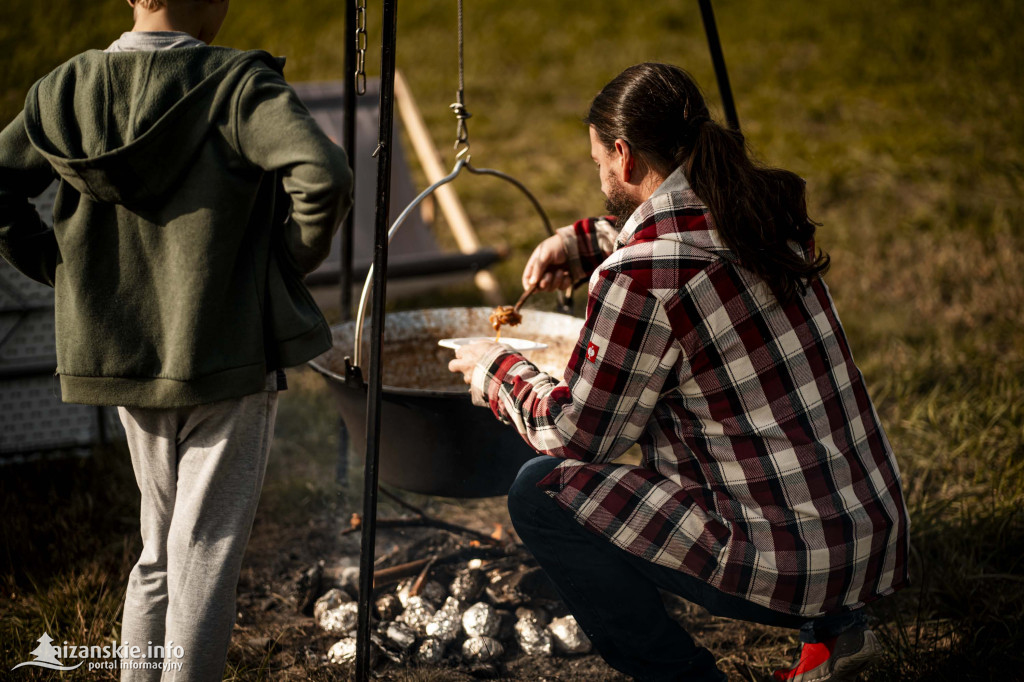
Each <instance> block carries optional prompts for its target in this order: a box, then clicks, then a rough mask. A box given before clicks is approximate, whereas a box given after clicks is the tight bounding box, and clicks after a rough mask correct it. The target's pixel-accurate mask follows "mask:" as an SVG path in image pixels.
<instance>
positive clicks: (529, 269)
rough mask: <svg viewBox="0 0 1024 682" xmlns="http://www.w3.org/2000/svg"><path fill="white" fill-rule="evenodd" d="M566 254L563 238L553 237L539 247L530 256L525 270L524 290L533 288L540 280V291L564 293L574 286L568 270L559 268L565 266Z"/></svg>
mask: <svg viewBox="0 0 1024 682" xmlns="http://www.w3.org/2000/svg"><path fill="white" fill-rule="evenodd" d="M565 263H566V253H565V246H564V245H563V244H562V238H561V237H559V236H558V235H552V236H550V237H548V238H547V239H545V240H544V241H542V242H541V243H540V244H538V245H537V248H535V249H534V250H533V253H532V254H530V259H529V260H528V261H526V267H525V268H523V290H524V291H525V290H527V289H529V288H530V287H532V286H533V283H534V282H536V281H537V280H540V284H539V285H538V286H537V288H538V289H539V290H540V291H564V290H565V289H568V288H569V287H570V286H572V278H571V277H570V275H569V272H568V269H565V268H559V267H558V266H560V265H565Z"/></svg>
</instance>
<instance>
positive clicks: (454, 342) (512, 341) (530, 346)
mask: <svg viewBox="0 0 1024 682" xmlns="http://www.w3.org/2000/svg"><path fill="white" fill-rule="evenodd" d="M493 340H494V337H493V336H461V337H459V338H457V339H441V340H440V341H438V342H437V345H439V346H442V347H444V348H451V349H452V350H454V349H456V348H458V347H460V346H467V345H469V344H471V343H476V342H477V341H493ZM498 343H500V344H502V345H505V346H510V347H511V348H512V350H515V351H519V352H520V353H522V352H525V351H528V350H540V349H542V348H547V347H548V344H546V343H539V342H537V341H528V340H527V339H517V338H514V337H510V336H502V337H501V338H500V339H499V340H498Z"/></svg>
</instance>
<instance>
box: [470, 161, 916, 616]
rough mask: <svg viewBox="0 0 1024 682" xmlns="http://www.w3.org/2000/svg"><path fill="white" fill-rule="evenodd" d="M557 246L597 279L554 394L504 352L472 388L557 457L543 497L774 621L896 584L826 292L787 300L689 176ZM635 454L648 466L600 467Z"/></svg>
mask: <svg viewBox="0 0 1024 682" xmlns="http://www.w3.org/2000/svg"><path fill="white" fill-rule="evenodd" d="M562 234H563V237H566V236H568V237H569V239H568V242H569V245H570V249H569V251H570V253H569V255H570V264H571V265H572V266H573V269H574V271H575V273H576V274H578V275H584V273H585V272H586V271H593V275H592V276H591V278H590V293H589V298H588V301H587V316H586V322H585V324H584V326H583V329H582V331H581V333H580V338H579V342H578V343H577V346H576V351H575V353H574V354H573V356H572V358H571V359H570V361H569V365H568V367H567V368H566V370H565V380H564V381H558V380H557V379H555V378H553V377H551V376H549V375H547V374H544V373H542V372H540V371H539V370H538V369H537V368H536V367H534V366H533V365H532V364H531V363H530V362H529V361H527V360H526V359H525V358H523V357H522V356H521V355H518V354H516V353H514V352H511V351H509V350H508V349H496V350H495V351H493V352H491V353H489V354H488V355H487V356H485V357H484V358H482V359H481V361H480V363H479V364H478V365H477V367H476V370H475V372H474V376H473V381H472V392H473V395H474V399H475V400H476V401H477V402H478V403H479V404H483V405H489V406H490V408H491V409H492V411H493V412H494V414H495V415H496V416H497V417H498V418H499V419H501V420H502V421H505V422H508V423H512V424H514V425H515V427H516V428H517V429H518V431H519V433H520V434H522V436H523V438H525V439H526V441H527V442H529V444H530V445H531V446H533V447H534V448H535V449H536V450H537V451H538V452H540V453H544V454H549V455H552V456H554V457H560V458H563V459H564V460H565V461H564V462H562V463H561V464H560V465H559V466H558V467H557V468H556V469H555V470H554V471H553V472H552V473H551V474H550V475H549V476H548V477H546V478H545V479H544V480H543V481H542V482H541V483H540V487H541V488H542V489H544V490H545V491H546V492H547V493H548V494H549V495H551V496H552V497H553V498H554V499H555V500H556V501H557V502H558V504H559V505H560V506H562V507H563V508H564V509H566V510H567V511H569V512H570V513H572V514H573V515H574V517H575V518H576V520H577V521H579V523H581V524H582V525H583V526H585V527H586V528H587V529H589V530H591V531H593V532H595V533H597V534H599V535H602V536H604V537H605V538H607V539H608V540H609V541H611V542H613V543H614V544H615V545H617V546H619V547H621V548H622V549H625V550H627V551H629V552H631V553H633V554H635V555H637V556H639V557H642V558H644V559H647V560H649V561H652V562H655V563H657V564H660V565H663V566H668V567H670V568H673V569H676V570H680V571H683V572H685V573H688V574H690V575H693V576H696V577H698V578H700V579H702V580H704V581H706V582H707V583H709V584H711V585H712V586H714V587H716V588H718V589H720V590H722V591H724V592H727V593H730V594H734V595H737V596H740V597H743V598H745V599H747V600H749V601H752V602H755V603H757V604H761V605H763V606H767V607H769V608H772V609H775V610H777V611H782V612H788V613H794V614H799V615H804V616H816V615H820V614H822V613H824V612H827V611H833V610H836V609H838V608H840V607H842V606H857V605H860V604H862V603H864V602H868V601H872V600H874V599H876V598H878V597H880V596H883V595H886V594H889V593H891V592H893V591H894V590H896V589H898V588H900V587H902V586H904V585H905V584H906V582H907V552H908V547H909V538H908V529H909V519H908V517H907V512H906V507H905V504H904V500H903V493H902V489H901V487H900V474H899V469H898V467H897V464H896V460H895V458H894V457H893V453H892V449H891V448H890V446H889V442H888V440H887V438H886V436H885V432H884V431H883V430H882V427H881V425H880V424H879V421H878V417H877V415H876V413H875V410H874V407H873V406H872V403H871V399H870V398H869V396H868V392H867V390H866V388H865V386H864V381H863V377H862V376H861V373H860V371H859V370H858V369H857V367H856V365H855V364H854V362H853V358H852V355H851V353H850V348H849V346H848V344H847V341H846V336H845V334H844V333H843V329H842V325H841V324H840V322H839V317H838V315H837V314H836V311H835V308H834V306H833V304H832V300H831V298H830V296H829V293H828V289H827V287H826V286H825V284H824V282H822V281H820V280H818V281H815V282H814V283H813V284H812V285H811V286H810V287H808V290H807V292H806V294H805V295H803V296H801V297H798V298H797V299H796V300H795V301H794V302H792V303H790V304H788V305H786V306H782V305H780V304H779V302H778V300H777V299H776V298H775V297H774V296H773V295H772V294H771V292H770V290H769V288H768V286H767V285H766V284H765V283H764V281H763V280H761V279H760V278H758V277H757V276H756V275H754V274H753V273H751V272H750V271H749V270H747V269H745V268H743V267H742V266H740V265H738V264H737V263H736V262H735V261H734V259H733V258H732V256H731V253H730V252H729V251H728V250H727V249H726V247H725V246H724V245H723V244H722V243H721V241H720V240H719V237H718V233H717V231H716V230H715V228H714V225H713V222H712V218H711V215H710V213H709V212H708V210H707V208H706V207H705V206H704V204H703V203H702V202H701V201H700V200H699V199H698V198H697V196H696V195H695V194H694V193H693V191H692V190H691V189H690V188H689V186H688V185H687V183H686V180H685V178H684V177H683V175H682V172H681V171H677V172H676V173H673V175H672V176H670V177H669V179H668V180H666V181H665V183H663V185H662V186H661V187H660V188H659V189H658V191H657V192H655V194H654V195H653V196H652V197H651V198H650V199H648V201H646V202H645V203H644V204H642V205H641V206H640V207H639V208H638V209H637V210H636V212H635V213H634V214H633V215H632V216H631V217H630V219H629V220H628V221H627V222H626V224H625V225H624V227H623V229H622V231H621V233H619V234H618V236H617V238H615V235H614V230H613V229H612V228H611V226H610V224H609V223H608V222H607V221H605V220H602V219H587V220H581V221H579V222H577V223H576V224H575V225H574V226H572V227H570V228H563V230H562ZM613 238H615V241H614V244H612V239H613ZM612 247H614V251H612V252H611V255H608V252H609V250H611V248H612ZM606 256H607V257H606ZM634 443H639V444H640V447H641V449H642V452H643V461H642V464H641V465H640V466H632V465H624V464H617V463H613V462H612V460H614V459H615V458H617V457H619V456H620V455H621V454H623V453H624V452H625V451H626V450H627V449H628V448H629V447H630V446H632V445H633V444H634Z"/></svg>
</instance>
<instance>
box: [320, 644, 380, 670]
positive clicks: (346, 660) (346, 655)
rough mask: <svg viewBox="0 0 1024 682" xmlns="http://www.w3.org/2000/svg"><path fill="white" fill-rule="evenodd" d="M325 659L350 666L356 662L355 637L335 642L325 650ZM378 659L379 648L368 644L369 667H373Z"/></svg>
mask: <svg viewBox="0 0 1024 682" xmlns="http://www.w3.org/2000/svg"><path fill="white" fill-rule="evenodd" d="M327 660H328V661H330V662H331V663H333V664H335V665H342V666H352V665H355V663H356V638H355V637H346V638H345V639H342V640H338V641H337V642H335V643H334V644H333V645H332V646H331V648H330V649H328V650H327ZM379 660H380V649H378V648H377V647H376V646H374V645H372V644H371V645H370V667H371V668H375V667H376V666H377V663H378V661H379Z"/></svg>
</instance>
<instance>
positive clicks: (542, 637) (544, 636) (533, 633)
mask: <svg viewBox="0 0 1024 682" xmlns="http://www.w3.org/2000/svg"><path fill="white" fill-rule="evenodd" d="M515 629H516V642H518V643H519V648H520V649H522V650H523V653H524V654H526V655H527V656H550V655H551V654H552V653H553V652H554V641H553V639H552V636H551V633H550V632H548V631H547V630H546V629H545V628H544V626H543V625H541V621H540V618H538V617H537V614H535V613H533V612H532V611H526V613H522V614H521V615H520V617H519V619H518V620H517V621H516V628H515Z"/></svg>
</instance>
